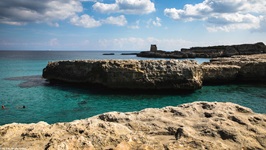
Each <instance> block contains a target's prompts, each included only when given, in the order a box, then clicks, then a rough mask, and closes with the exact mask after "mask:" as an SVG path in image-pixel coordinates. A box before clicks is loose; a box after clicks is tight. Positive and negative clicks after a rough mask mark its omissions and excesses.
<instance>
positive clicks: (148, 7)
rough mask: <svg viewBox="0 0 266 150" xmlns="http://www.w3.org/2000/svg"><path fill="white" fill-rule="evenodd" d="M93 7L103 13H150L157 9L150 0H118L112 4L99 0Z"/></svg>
mask: <svg viewBox="0 0 266 150" xmlns="http://www.w3.org/2000/svg"><path fill="white" fill-rule="evenodd" d="M93 9H94V10H96V11H98V12H101V13H125V14H149V13H152V12H154V11H155V5H154V3H153V2H151V1H150V0H116V1H115V3H112V4H106V3H101V2H97V3H95V4H94V5H93Z"/></svg>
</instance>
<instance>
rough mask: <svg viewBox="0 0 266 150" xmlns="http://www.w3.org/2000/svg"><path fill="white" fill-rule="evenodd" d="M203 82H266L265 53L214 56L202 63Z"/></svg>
mask: <svg viewBox="0 0 266 150" xmlns="http://www.w3.org/2000/svg"><path fill="white" fill-rule="evenodd" d="M201 66H202V71H203V82H204V83H217V82H232V81H239V82H247V81H249V82H250V81H252V82H264V83H266V78H265V77H266V54H257V55H239V56H232V57H228V58H215V59H212V60H211V62H210V63H203V64H202V65H201Z"/></svg>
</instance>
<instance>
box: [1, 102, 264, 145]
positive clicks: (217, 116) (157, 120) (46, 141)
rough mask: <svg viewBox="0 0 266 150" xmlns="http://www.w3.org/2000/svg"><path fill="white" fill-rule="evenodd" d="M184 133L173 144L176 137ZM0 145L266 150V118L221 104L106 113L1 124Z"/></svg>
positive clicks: (192, 104)
mask: <svg viewBox="0 0 266 150" xmlns="http://www.w3.org/2000/svg"><path fill="white" fill-rule="evenodd" d="M178 128H182V129H183V130H182V132H183V134H181V137H180V138H179V139H178V140H176V139H175V133H176V131H177V129H178ZM0 135H1V136H0V147H1V148H8V147H19V148H27V149H30V150H31V149H46V150H50V149H69V150H70V149H91V150H93V149H116V150H125V149H129V150H131V149H132V150H133V149H149V150H151V149H158V150H162V149H169V150H175V149H186V150H188V149H231V150H239V149H244V150H245V149H254V150H263V149H266V115H265V114H257V113H254V112H253V111H252V110H251V109H249V108H246V107H243V106H240V105H237V104H233V103H219V102H194V103H189V104H183V105H180V106H177V107H173V106H168V107H164V108H161V109H151V108H149V109H144V110H142V111H139V112H129V113H121V112H110V113H105V114H101V115H97V116H94V117H92V118H88V119H84V120H76V121H73V122H69V123H56V124H51V125H49V124H47V123H45V122H39V123H36V124H34V123H33V124H18V123H13V124H7V125H3V126H0Z"/></svg>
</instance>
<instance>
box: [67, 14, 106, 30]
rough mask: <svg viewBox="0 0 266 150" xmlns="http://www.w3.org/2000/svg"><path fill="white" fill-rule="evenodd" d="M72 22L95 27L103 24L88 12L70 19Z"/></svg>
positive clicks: (77, 24) (85, 26)
mask: <svg viewBox="0 0 266 150" xmlns="http://www.w3.org/2000/svg"><path fill="white" fill-rule="evenodd" d="M70 22H71V23H72V24H73V25H76V26H80V27H84V28H94V27H98V26H101V25H102V24H101V22H100V21H96V20H95V19H94V18H92V17H91V16H89V15H87V14H85V15H82V16H80V17H79V16H74V17H73V18H71V19H70Z"/></svg>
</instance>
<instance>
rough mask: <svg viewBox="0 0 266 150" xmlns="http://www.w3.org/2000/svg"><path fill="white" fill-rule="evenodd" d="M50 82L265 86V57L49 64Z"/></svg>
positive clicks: (158, 86) (127, 85)
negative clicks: (197, 60) (251, 84)
mask: <svg viewBox="0 0 266 150" xmlns="http://www.w3.org/2000/svg"><path fill="white" fill-rule="evenodd" d="M43 77H44V78H46V79H48V80H50V81H63V82H68V83H80V84H82V85H95V84H97V85H101V86H104V87H107V88H111V89H135V90H154V89H156V90H169V89H170V90H197V89H200V88H201V87H202V85H203V84H221V83H222V84H224V83H236V82H238V83H239V82H240V83H247V82H259V83H266V78H265V77H266V54H257V55H237V56H232V57H228V58H214V59H211V61H210V62H209V63H203V64H201V65H199V64H197V62H196V61H193V60H183V61H180V60H73V61H57V62H49V63H48V65H47V66H46V68H44V70H43Z"/></svg>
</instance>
